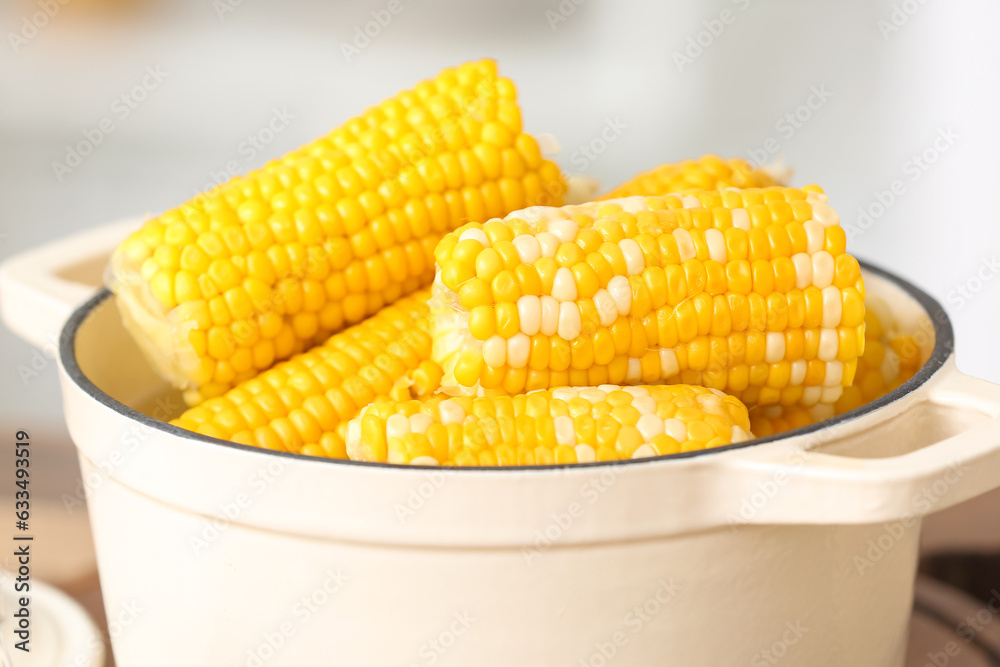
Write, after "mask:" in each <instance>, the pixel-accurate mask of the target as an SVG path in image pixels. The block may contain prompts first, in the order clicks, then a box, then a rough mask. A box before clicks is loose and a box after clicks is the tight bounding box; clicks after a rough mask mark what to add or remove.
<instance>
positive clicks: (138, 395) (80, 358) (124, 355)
mask: <svg viewBox="0 0 1000 667" xmlns="http://www.w3.org/2000/svg"><path fill="white" fill-rule="evenodd" d="M862 266H863V268H864V276H865V285H866V290H867V295H866V303H867V304H868V306H869V308H873V309H874V310H875V311H876V312H877V313H878V314H879V316H880V318H881V319H882V320H883V325H884V326H886V328H889V327H890V324H889V321H891V322H894V323H895V329H896V330H897V331H899V332H901V333H907V334H909V335H910V336H911V337H912V338H913V340H914V342H915V344H916V345H917V346H918V347H919V348H920V355H921V359H922V361H923V368H922V369H921V371H920V372H919V373H918V374H917V375H916V376H915V377H914V378H912V379H911V380H910V381H908V382H907V383H906V384H904V385H903V386H902V387H900V388H899V389H897V390H895V391H894V392H891V393H890V394H888V395H887V396H884V397H882V398H881V399H878V400H877V401H874V402H873V403H871V404H869V405H867V406H863V407H861V408H858V409H857V410H854V411H852V412H849V413H846V414H845V415H841V416H840V417H837V418H835V420H840V421H846V420H850V419H852V418H854V417H857V416H860V415H862V414H866V413H867V412H871V411H872V410H873V409H877V408H878V407H881V406H884V405H886V404H888V403H890V402H892V401H893V400H895V399H896V398H898V397H899V396H901V395H904V394H906V393H908V392H910V391H912V390H913V389H914V388H915V387H916V386H919V384H922V383H923V382H924V381H926V379H927V378H928V377H930V375H931V374H933V372H934V371H935V370H937V368H938V367H940V365H941V364H942V363H943V362H944V361H945V360H946V359H947V358H948V356H950V354H951V351H952V347H953V339H952V331H951V325H950V322H949V321H948V318H947V316H946V315H945V313H944V311H943V309H942V308H941V307H940V305H939V304H937V302H935V301H934V300H933V299H932V298H930V297H929V296H927V295H926V294H924V293H923V292H921V291H920V290H918V289H917V288H915V287H913V286H912V285H910V284H908V283H906V282H905V281H903V280H901V279H899V278H897V277H895V276H893V275H892V274H889V273H886V272H884V271H882V270H880V269H877V268H875V267H872V266H869V265H866V264H862ZM62 354H63V361H64V363H65V365H66V366H67V369H68V371H69V374H70V376H71V377H72V378H73V379H74V380H76V381H77V382H78V383H81V380H82V381H83V382H82V383H81V384H82V385H83V386H84V387H85V388H86V389H87V390H88V391H89V392H90V393H92V394H93V395H94V397H95V398H96V399H97V400H99V401H100V402H102V403H105V404H106V405H108V406H109V407H112V408H113V409H115V410H118V411H123V410H122V407H123V406H124V407H127V408H131V409H132V410H135V411H137V412H139V413H141V414H143V415H146V416H148V417H152V418H153V419H155V420H159V421H161V422H162V421H169V420H170V419H173V418H174V417H177V416H178V415H179V414H180V413H181V412H183V410H184V407H185V406H184V402H183V400H182V398H181V395H180V393H179V392H178V391H176V390H174V389H172V388H171V387H170V386H169V385H168V384H167V382H165V381H164V380H163V379H161V378H160V377H159V376H158V375H157V374H156V373H155V372H154V371H153V369H152V367H151V366H150V364H149V363H148V362H147V361H146V359H145V357H144V356H143V354H142V352H141V351H140V349H139V347H138V345H137V344H136V343H135V341H134V340H132V338H131V336H130V335H129V333H128V332H127V331H126V330H125V328H124V326H123V325H122V321H121V315H120V313H119V311H118V308H117V304H116V300H115V297H114V295H112V294H110V293H109V292H106V291H105V292H103V293H101V294H100V295H98V296H96V297H95V298H94V299H93V300H91V302H89V303H88V304H86V305H84V306H83V307H81V309H80V310H79V311H77V313H76V314H75V315H74V316H73V318H71V320H70V323H69V324H68V325H67V327H66V329H65V331H64V333H63V353H62ZM88 381H89V382H88ZM88 384H92V385H93V386H92V387H86V385H88ZM102 392H103V394H105V395H104V396H102V395H101V393H102ZM928 409H929V410H933V406H932V405H930V404H929V405H928ZM124 412H128V410H124ZM831 421H832V420H827V422H823V423H824V424H827V425H828V423H829V422H831ZM921 421H924V420H921ZM927 421H928V423H934V421H935V420H934V419H933V415H929V419H928V420H927ZM154 425H155V423H154ZM809 429H813V430H815V427H806V428H804V429H798V430H797V431H793V432H791V433H796V434H798V433H800V432H806V431H807V430H809ZM877 430H878V431H881V430H882V429H881V428H879V429H877ZM942 435H947V434H946V433H945V434H942V433H936V432H935V433H928V438H929V439H927V442H933V441H934V440H936V439H939V438H940V437H941V436H942ZM778 437H783V436H771V437H770V438H766V439H764V441H766V440H772V439H776V438H778ZM198 438H199V439H206V440H211V438H203V437H202V436H198ZM921 439H923V438H921ZM864 440H870V441H871V442H870V444H869V445H866V446H860V451H861V452H863V454H861V455H865V456H890V455H894V454H898V453H900V452H896V451H892V450H891V445H888V444H887V443H885V442H884V440H886V438H884V434H883V436H882V437H876V433H875V431H872V436H871V437H865V438H864ZM889 440H897V439H895V438H893V439H889ZM852 441H853V442H855V445H852V446H850V447H849V449H852V450H854V449H856V448H858V446H857V441H856V439H852ZM912 444H913V443H910V447H908V449H909V448H912ZM830 445H831V446H833V447H836V448H837V449H845V447H846V446H844V445H840V446H838V444H837V443H836V442H833V441H831V442H830ZM887 447H889V449H887ZM721 449H724V448H721ZM838 453H842V454H846V455H858V454H857V453H856V452H853V451H838ZM674 456H680V455H674Z"/></svg>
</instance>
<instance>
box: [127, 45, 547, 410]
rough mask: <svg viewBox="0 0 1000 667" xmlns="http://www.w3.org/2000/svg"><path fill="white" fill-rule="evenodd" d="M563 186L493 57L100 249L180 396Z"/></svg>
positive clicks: (419, 276)
mask: <svg viewBox="0 0 1000 667" xmlns="http://www.w3.org/2000/svg"><path fill="white" fill-rule="evenodd" d="M564 189H565V183H564V182H563V180H562V177H561V175H560V173H559V169H558V167H556V165H555V164H553V163H551V162H548V161H546V160H544V159H542V156H541V154H540V152H539V148H538V145H537V143H536V142H535V140H534V139H533V138H532V137H531V136H529V135H527V134H524V133H522V131H521V112H520V110H519V108H518V105H517V101H516V91H515V89H514V85H513V83H511V81H510V80H509V79H506V78H501V77H498V75H497V72H496V66H495V64H494V63H493V62H492V61H489V60H483V61H479V62H473V63H467V64H465V65H462V66H460V67H458V68H452V69H447V70H444V71H443V72H442V73H441V74H439V75H438V76H437V77H436V78H435V79H433V80H429V81H424V82H422V83H420V84H418V85H417V86H416V87H415V88H414V89H413V90H411V91H405V92H403V93H400V94H399V95H397V96H396V97H394V98H391V99H389V100H387V101H385V102H382V103H381V104H380V105H378V106H376V107H373V108H371V109H369V110H367V111H366V112H365V113H363V114H362V115H361V116H359V117H357V118H353V119H351V120H350V121H348V122H347V123H346V124H344V125H343V126H341V127H339V128H337V129H335V130H333V131H332V132H331V133H329V134H328V135H326V136H325V137H322V138H320V139H318V140H317V141H315V142H313V143H311V144H308V145H306V146H303V147H302V148H300V149H298V150H296V151H293V152H292V153H290V154H288V155H286V156H285V157H283V158H281V159H279V160H275V161H273V162H271V163H269V164H267V165H266V166H265V167H263V168H262V169H259V170H256V171H254V172H252V173H250V174H249V175H247V176H245V177H237V178H234V179H232V180H231V181H229V182H228V183H225V184H224V185H222V186H220V187H218V188H215V189H213V190H211V191H209V192H206V193H204V194H202V195H199V196H198V197H196V198H194V199H193V200H191V201H189V202H187V203H186V204H183V205H182V206H180V207H178V208H175V209H172V210H170V211H167V212H166V213H164V214H163V215H161V216H159V217H156V218H153V219H152V220H149V221H148V222H146V223H145V224H144V225H143V227H142V228H141V229H140V230H138V231H137V232H135V233H134V234H132V235H131V236H130V237H129V238H128V239H126V240H125V241H124V242H123V243H122V244H121V246H120V247H119V248H118V249H117V251H116V252H115V254H114V257H113V260H112V267H113V277H114V284H113V287H114V289H115V291H116V293H117V295H118V304H119V307H120V308H121V309H122V311H123V316H124V320H125V323H126V326H127V327H128V328H129V329H130V331H131V332H132V333H133V334H134V335H135V337H136V338H137V340H138V341H139V342H140V345H141V346H142V347H143V348H144V350H145V352H146V353H147V356H148V357H149V358H150V359H151V361H152V363H153V364H154V366H155V367H156V368H157V369H158V370H159V372H160V373H161V374H162V375H163V376H165V377H166V378H168V379H169V380H170V381H171V382H172V383H173V384H174V385H175V386H177V387H178V388H181V389H183V390H185V391H186V394H185V398H186V399H187V400H188V402H189V404H196V403H197V402H198V401H200V400H203V399H204V398H208V397H211V396H218V395H221V394H222V393H223V392H225V391H226V390H227V389H229V388H230V387H232V386H233V385H234V384H236V383H239V382H241V381H243V380H246V379H248V378H250V377H253V376H254V375H255V374H257V373H258V372H260V371H261V370H263V369H266V368H268V367H270V366H271V365H272V364H273V363H274V362H275V361H280V360H282V359H287V358H288V357H290V356H292V355H293V354H297V353H299V352H301V351H303V350H305V349H308V348H310V347H311V346H312V345H314V344H316V343H319V342H321V341H323V340H325V339H326V338H327V337H329V336H330V334H331V333H333V332H336V331H338V330H340V329H342V328H343V327H344V326H346V325H350V324H353V323H356V322H359V321H360V320H362V319H363V318H364V317H366V316H368V315H371V314H372V313H374V312H376V311H377V310H378V309H379V308H381V307H382V306H383V305H384V304H387V303H392V302H393V301H395V300H396V299H398V298H400V297H401V296H402V295H404V294H408V293H410V292H413V291H414V290H416V289H418V288H419V287H421V286H423V285H427V284H430V282H431V281H432V280H433V250H434V247H435V245H436V244H437V242H438V240H439V239H440V238H441V235H442V234H444V233H445V232H448V231H449V230H451V229H454V228H455V227H457V226H458V225H460V224H461V223H462V222H464V221H466V220H485V219H487V218H489V217H492V216H497V215H503V214H505V213H507V212H508V211H511V210H514V209H517V208H521V207H523V206H526V205H531V204H539V203H561V198H562V194H563V191H564Z"/></svg>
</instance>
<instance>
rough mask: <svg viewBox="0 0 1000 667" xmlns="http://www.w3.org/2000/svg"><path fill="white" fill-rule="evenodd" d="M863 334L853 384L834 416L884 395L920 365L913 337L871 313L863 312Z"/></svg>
mask: <svg viewBox="0 0 1000 667" xmlns="http://www.w3.org/2000/svg"><path fill="white" fill-rule="evenodd" d="M865 331H866V334H865V336H866V338H867V341H866V342H865V351H864V354H863V355H862V356H861V357H860V358H859V359H858V370H857V373H856V374H855V376H854V384H853V385H852V386H850V387H845V388H844V394H843V396H841V397H840V400H838V401H837V404H836V410H837V414H842V413H844V412H847V411H848V410H853V409H854V408H857V407H860V406H862V405H864V404H866V403H870V402H872V401H874V400H875V399H877V398H880V397H882V396H884V395H885V394H887V393H889V392H890V391H892V390H893V389H895V388H896V387H898V386H899V385H901V384H903V383H904V382H906V381H907V380H909V379H910V378H911V377H913V376H914V375H915V374H916V372H917V371H918V370H919V369H920V366H921V365H922V364H923V357H922V355H921V350H920V346H919V345H918V344H917V342H916V340H915V339H914V337H913V336H911V335H908V334H901V333H898V332H896V331H894V330H892V329H891V328H890V327H886V326H885V324H884V323H883V322H881V321H880V320H879V317H878V315H876V313H875V311H873V310H868V311H867V312H866V313H865Z"/></svg>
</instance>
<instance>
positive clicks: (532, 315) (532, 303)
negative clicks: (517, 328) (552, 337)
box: [517, 294, 542, 336]
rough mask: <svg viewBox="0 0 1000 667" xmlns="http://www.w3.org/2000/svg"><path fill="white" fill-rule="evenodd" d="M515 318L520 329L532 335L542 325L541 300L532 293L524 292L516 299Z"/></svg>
mask: <svg viewBox="0 0 1000 667" xmlns="http://www.w3.org/2000/svg"><path fill="white" fill-rule="evenodd" d="M517 319H518V321H519V322H520V323H521V331H522V332H524V333H525V334H527V335H528V336H534V335H535V334H536V333H538V329H539V328H540V327H541V326H542V301H541V299H539V298H538V297H537V296H535V295H533V294H525V295H523V296H522V297H520V298H519V299H518V300H517Z"/></svg>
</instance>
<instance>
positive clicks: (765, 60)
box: [0, 0, 1000, 431]
mask: <svg viewBox="0 0 1000 667" xmlns="http://www.w3.org/2000/svg"><path fill="white" fill-rule="evenodd" d="M396 2H397V4H396V5H395V6H396V7H397V8H398V10H399V11H398V13H396V14H391V13H390V12H388V11H387V9H388V6H389V2H388V0H366V1H363V2H350V3H347V2H320V1H319V0H313V1H307V0H298V1H292V2H281V3H278V2H273V1H272V2H268V1H267V0H170V1H169V2H168V1H167V0H5V1H4V2H3V3H0V36H2V38H3V39H2V42H3V43H2V44H0V91H2V93H0V203H2V207H0V216H2V218H0V234H2V235H0V259H3V258H6V257H9V256H11V255H14V254H16V253H18V252H20V251H23V250H25V249H28V248H32V247H34V246H37V245H39V244H41V243H44V242H46V241H49V240H52V239H56V238H59V237H61V236H63V235H66V234H69V233H71V232H76V231H80V230H85V229H87V228H89V227H93V226H95V225H99V224H101V223H105V222H109V221H113V220H116V219H120V218H123V217H127V216H136V215H145V214H153V213H158V212H160V211H162V210H164V209H165V208H167V207H169V206H172V205H175V204H177V203H179V202H181V201H183V200H185V199H187V198H188V197H190V196H192V195H193V194H195V193H196V192H198V191H199V190H201V189H203V188H205V187H206V186H210V185H212V184H213V183H214V182H216V181H218V180H220V179H224V178H225V177H226V176H227V174H229V173H231V172H233V171H238V172H245V171H247V170H249V169H252V168H254V167H257V166H260V165H262V164H263V163H264V162H265V161H266V160H268V159H270V158H274V157H278V156H280V155H281V154H283V153H284V152H286V151H287V150H289V149H291V148H293V147H295V146H297V145H299V144H301V143H303V142H306V141H309V140H310V139H313V138H315V137H316V136H318V135H320V134H322V133H324V132H326V131H327V130H329V129H330V128H332V127H333V126H335V125H337V124H338V123H340V122H342V121H344V120H345V119H347V118H349V117H350V116H352V115H354V114H356V113H358V112H359V111H360V110H362V109H363V108H364V107H366V106H368V105H370V104H373V103H375V102H377V101H379V100H380V99H382V98H384V97H387V96H389V95H391V94H393V93H395V92H396V91H397V90H399V89H401V88H405V87H409V86H410V85H412V83H414V82H415V81H417V80H419V79H421V78H426V77H429V76H432V75H433V74H435V73H436V72H437V71H438V70H439V69H440V68H442V67H444V66H447V65H450V64H455V63H458V62H461V61H463V60H467V59H472V58H479V57H483V56H492V57H495V58H497V59H498V60H499V61H500V64H501V68H502V71H503V72H504V73H505V74H507V75H508V76H510V77H512V78H513V79H514V80H515V81H516V82H517V84H518V87H519V90H520V95H521V98H522V102H523V108H524V118H525V125H526V127H527V129H528V130H529V131H531V132H534V133H551V134H552V135H554V137H555V138H556V139H557V140H558V142H559V144H560V145H561V147H562V151H561V153H560V154H559V155H558V156H557V158H556V159H557V160H558V161H559V162H560V164H561V165H562V166H563V168H564V169H565V170H566V171H567V172H583V173H586V174H588V175H592V176H595V177H597V178H599V179H601V181H603V182H604V183H605V184H606V185H607V186H610V185H613V184H615V183H617V182H620V181H622V180H624V179H626V178H628V177H630V176H631V175H633V174H634V173H635V172H637V171H640V170H643V169H647V168H650V167H652V166H654V165H656V164H658V163H660V162H664V161H672V160H677V159H681V158H688V157H694V156H697V155H701V154H703V153H706V152H716V153H719V154H720V155H724V156H742V157H744V158H747V159H754V160H757V161H760V160H770V161H773V160H775V159H783V160H784V162H785V164H786V165H788V166H791V167H794V169H795V178H794V180H795V182H796V183H798V184H800V185H801V184H805V183H812V182H815V183H819V184H821V185H823V187H824V188H826V190H827V191H828V193H829V194H830V196H831V199H832V202H833V203H834V204H835V205H836V206H837V207H838V208H839V209H840V211H841V213H842V217H843V223H844V224H845V226H846V227H848V229H849V230H851V228H852V226H853V229H854V233H852V238H851V244H852V247H853V251H854V252H855V253H856V254H858V255H859V256H861V257H863V258H865V259H868V260H869V261H872V262H874V263H876V264H878V265H881V266H884V267H886V268H888V269H891V270H893V271H896V272H898V273H899V274H901V275H902V276H904V277H906V278H908V279H910V280H912V281H913V282H915V283H916V284H917V285H919V286H921V287H923V288H924V289H925V290H927V291H929V292H930V293H931V294H933V295H934V296H936V297H937V298H938V299H939V300H940V301H941V302H942V303H944V305H945V307H946V308H948V310H949V312H950V314H951V316H952V317H953V318H954V323H955V326H956V328H957V332H958V347H959V358H958V361H959V365H960V366H961V367H962V369H963V370H965V371H966V372H969V373H972V374H975V375H979V376H982V377H985V378H989V379H992V380H1000V353H997V352H996V349H995V347H994V340H995V332H996V331H997V330H998V328H1000V311H998V309H997V307H996V306H997V303H998V299H1000V279H997V280H992V281H991V280H989V278H992V277H993V272H994V271H996V270H1000V267H998V268H997V269H991V268H990V267H991V264H990V261H991V259H992V258H994V254H995V253H998V252H1000V224H998V222H1000V215H998V213H997V209H996V207H995V206H994V205H993V202H992V195H991V194H990V193H991V192H993V191H995V190H996V188H997V186H998V185H1000V161H998V160H997V159H996V155H997V152H998V149H1000V125H998V124H997V122H996V118H998V117H1000V87H998V86H997V83H998V82H997V78H998V76H1000V41H998V40H996V39H994V31H995V26H996V25H997V24H998V22H1000V5H998V4H997V3H996V2H993V0H951V1H950V2H947V3H945V2H943V1H942V0H850V1H845V2H837V3H830V2H818V1H815V2H802V1H801V0H797V1H795V0H702V1H699V2H692V1H683V2H682V1H666V2H664V1H653V0H631V1H629V2H620V1H619V2H612V1H611V0H505V1H500V0H495V1H492V2H463V1H460V0H419V1H417V0H396ZM385 16H389V17H390V18H389V19H388V21H387V22H386V20H385V18H384V17H385ZM379 17H382V20H383V22H386V23H387V24H386V25H384V26H382V25H380V24H379V23H378V18H379ZM366 30H367V33H368V34H365V32H366ZM371 34H374V36H369V35H371ZM109 129H110V131H108V130H109ZM81 144H82V145H81ZM85 152H86V153H88V154H87V155H82V153H85ZM896 181H898V183H896V185H897V186H901V188H902V194H893V193H892V186H893V184H894V182H896ZM899 191H900V188H899V187H897V192H899ZM890 198H891V199H892V201H891V202H890ZM862 211H865V212H867V215H862V214H861V212H862ZM981 268H982V269H983V273H982V276H983V277H985V279H983V278H982V277H980V276H978V275H977V274H978V272H979V271H980V269H981ZM960 289H965V296H963V295H962V292H960V291H959V290H960ZM32 361H33V350H32V348H31V347H30V346H29V345H27V344H26V343H24V342H22V341H21V340H19V339H17V338H16V337H14V336H13V335H12V334H11V333H10V332H9V331H7V330H6V329H2V330H0V377H2V378H3V381H2V382H0V392H2V393H0V424H2V425H3V426H4V427H5V428H7V430H10V428H13V427H14V426H18V427H23V425H24V424H28V425H35V426H36V428H37V427H39V426H42V425H44V426H45V427H46V428H51V429H52V430H54V431H58V430H59V429H61V428H62V426H61V421H62V420H61V414H60V404H59V398H58V383H57V377H56V372H55V367H54V364H49V365H48V366H47V367H46V368H45V369H44V370H42V371H41V372H40V373H38V374H37V375H35V374H34V373H33V372H31V371H27V372H26V370H25V369H31V370H32V371H33V370H34V369H33V367H32V365H31V364H32ZM34 361H35V363H36V365H39V364H38V359H37V358H34Z"/></svg>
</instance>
